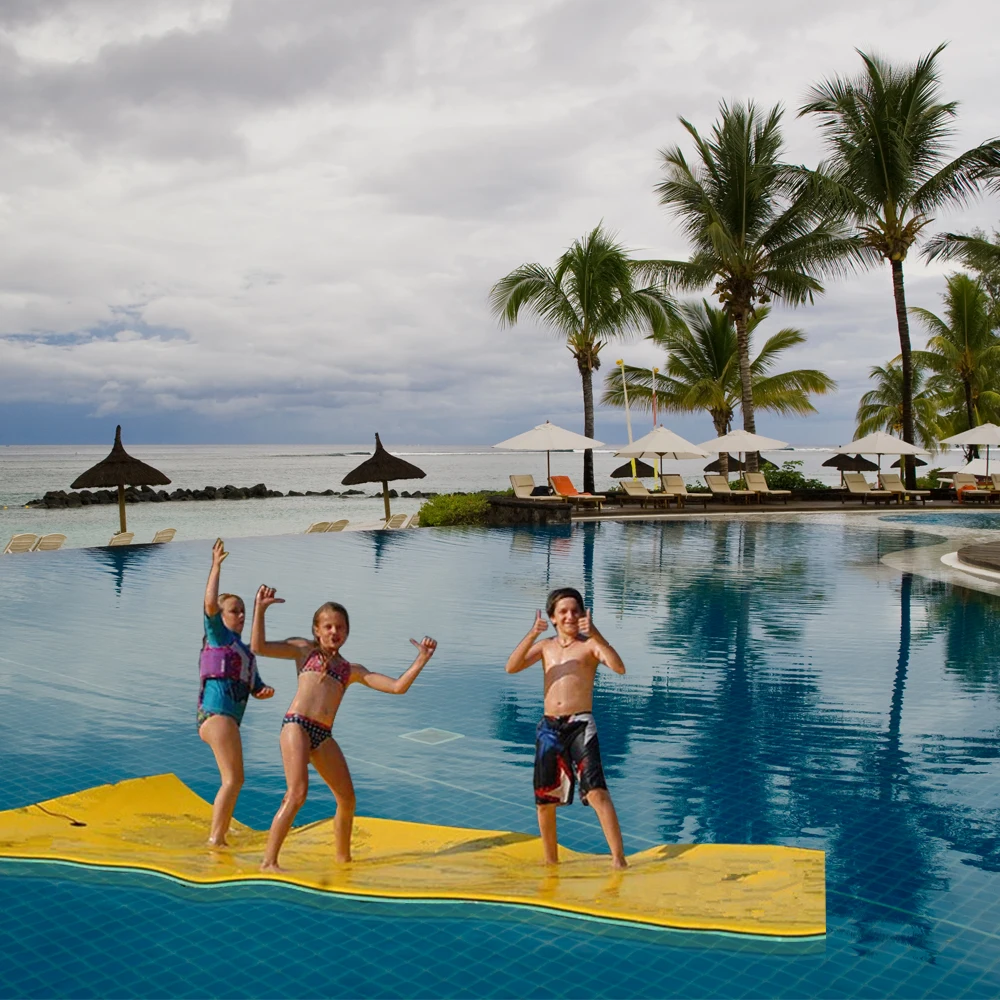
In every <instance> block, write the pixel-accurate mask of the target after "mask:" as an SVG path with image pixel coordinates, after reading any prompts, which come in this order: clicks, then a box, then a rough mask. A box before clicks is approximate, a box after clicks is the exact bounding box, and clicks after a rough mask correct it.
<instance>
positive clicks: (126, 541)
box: [108, 531, 135, 545]
mask: <svg viewBox="0 0 1000 1000" xmlns="http://www.w3.org/2000/svg"><path fill="white" fill-rule="evenodd" d="M134 537H135V535H134V533H133V532H131V531H119V532H118V534H117V535H112V536H111V541H110V542H108V545H131V544H132V539H133V538H134Z"/></svg>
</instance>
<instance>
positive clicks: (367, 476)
mask: <svg viewBox="0 0 1000 1000" xmlns="http://www.w3.org/2000/svg"><path fill="white" fill-rule="evenodd" d="M426 475H427V473H426V472H424V470H423V469H418V468H417V467H416V466H415V465H413V464H412V463H411V462H407V461H406V460H405V459H402V458H397V457H396V456H395V455H390V454H389V452H387V451H386V450H385V448H383V447H382V441H381V439H380V438H379V436H378V434H376V435H375V454H374V455H372V457H371V458H368V459H365V461H363V462H362V463H361V464H360V465H359V466H358V467H357V468H356V469H352V470H351V471H350V472H348V473H347V475H346V476H344V478H343V479H341V481H340V482H341V484H342V485H343V486H357V485H359V484H360V483H381V484H382V499H383V501H384V502H385V519H386V520H387V521H388V520H389V518H390V517H391V516H392V515H391V513H390V511H389V483H390V482H391V481H392V480H394V479H423V478H424V476H426Z"/></svg>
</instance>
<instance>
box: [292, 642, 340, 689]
mask: <svg viewBox="0 0 1000 1000" xmlns="http://www.w3.org/2000/svg"><path fill="white" fill-rule="evenodd" d="M299 673H300V674H304V673H310V674H326V676H327V677H332V678H333V679H334V680H335V681H340V683H341V684H342V685H343V686H344V687H345V688H346V687H347V682H348V681H349V680H350V678H351V665H350V663H348V662H347V660H345V659H344V658H343V657H342V656H340V655H339V654H338V655H336V656H335V657H334V658H333V659H328V658H327V657H326V656H324V655H323V653H322V651H321V650H319V649H314V650H313V651H312V652H311V653H310V654H309V656H308V657H306V662H305V663H303V664H302V667H301V669H300V670H299Z"/></svg>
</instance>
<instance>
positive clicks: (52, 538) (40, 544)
mask: <svg viewBox="0 0 1000 1000" xmlns="http://www.w3.org/2000/svg"><path fill="white" fill-rule="evenodd" d="M65 541H66V536H65V535H61V534H59V532H58V531H54V532H52V534H51V535H42V537H41V538H39V539H38V541H37V542H35V544H34V545H32V546H31V551H32V552H55V551H56V549H61V548H62V546H63V542H65Z"/></svg>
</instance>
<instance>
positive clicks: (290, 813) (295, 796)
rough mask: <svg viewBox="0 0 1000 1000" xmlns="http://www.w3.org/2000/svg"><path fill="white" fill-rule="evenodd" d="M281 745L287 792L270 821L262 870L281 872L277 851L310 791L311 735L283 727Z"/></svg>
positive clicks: (299, 728) (302, 730)
mask: <svg viewBox="0 0 1000 1000" xmlns="http://www.w3.org/2000/svg"><path fill="white" fill-rule="evenodd" d="M279 743H280V745H281V762H282V763H283V764H284V765H285V781H286V783H287V784H288V791H287V792H285V797H284V798H283V799H282V800H281V806H280V807H279V808H278V811H277V812H276V813H275V814H274V819H273V820H272V821H271V830H270V833H268V835H267V849H266V851H265V853H264V860H263V862H262V863H261V866H260V867H261V871H281V868H280V867H279V866H278V852H279V851H280V850H281V845H282V844H283V843H284V842H285V837H287V836H288V831H289V830H290V829H291V828H292V823H293V822H294V820H295V814H296V813H297V812H298V811H299V809H301V808H302V803H303V802H305V800H306V795H307V794H308V792H309V752H310V746H309V734H308V733H307V732H306V731H305V730H304V729H303V728H302V727H301V726H297V725H288V726H282V727H281V739H280V740H279Z"/></svg>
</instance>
